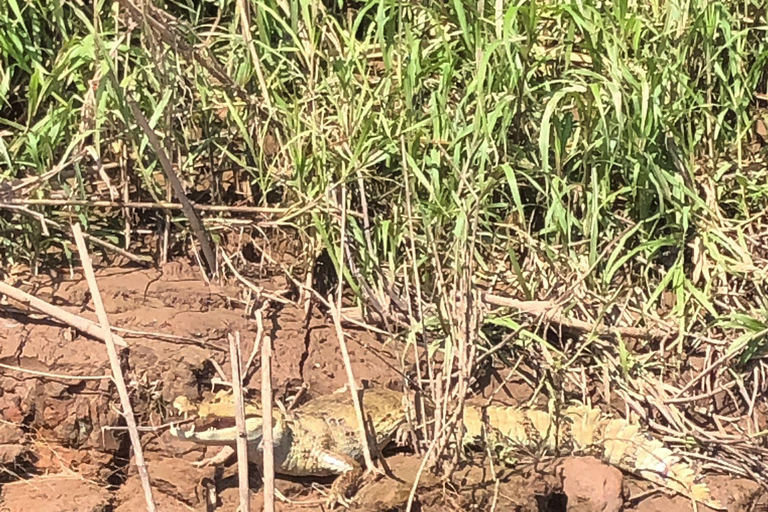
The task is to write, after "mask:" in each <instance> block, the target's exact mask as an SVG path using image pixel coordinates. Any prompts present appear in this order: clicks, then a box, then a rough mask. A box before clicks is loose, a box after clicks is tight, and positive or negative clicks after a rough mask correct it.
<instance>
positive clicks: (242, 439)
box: [229, 333, 251, 512]
mask: <svg viewBox="0 0 768 512" xmlns="http://www.w3.org/2000/svg"><path fill="white" fill-rule="evenodd" d="M229 357H230V362H231V364H232V395H233V398H234V399H235V425H236V426H237V473H238V475H237V476H238V484H239V489H240V512H250V510H251V499H250V490H249V489H248V432H247V431H246V428H245V406H244V405H243V383H242V381H241V380H240V333H235V336H232V335H229Z"/></svg>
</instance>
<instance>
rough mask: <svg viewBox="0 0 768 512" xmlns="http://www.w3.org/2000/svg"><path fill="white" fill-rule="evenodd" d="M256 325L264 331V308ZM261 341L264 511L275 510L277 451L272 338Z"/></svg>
mask: <svg viewBox="0 0 768 512" xmlns="http://www.w3.org/2000/svg"><path fill="white" fill-rule="evenodd" d="M256 325H257V328H258V332H259V333H262V334H263V333H264V325H263V308H259V309H257V310H256ZM259 341H261V428H262V436H263V437H262V445H263V446H264V471H263V476H264V512H274V510H275V453H274V439H273V437H272V338H271V337H269V336H267V337H266V338H265V339H261V338H259V339H257V340H256V343H258V342H259Z"/></svg>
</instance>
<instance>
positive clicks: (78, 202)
mask: <svg viewBox="0 0 768 512" xmlns="http://www.w3.org/2000/svg"><path fill="white" fill-rule="evenodd" d="M36 205H40V206H89V207H91V208H136V209H144V210H181V209H182V208H183V207H182V205H181V204H180V203H171V202H169V201H160V202H157V203H150V202H145V201H144V202H142V201H128V200H121V201H106V200H95V201H87V200H83V199H10V200H8V201H2V202H0V206H36ZM192 208H194V209H195V210H197V211H200V212H222V213H259V214H263V215H282V214H286V213H289V212H291V210H292V208H277V207H267V206H238V205H232V206H230V205H225V204H193V205H192Z"/></svg>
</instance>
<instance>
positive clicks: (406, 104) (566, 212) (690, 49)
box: [0, 0, 768, 410]
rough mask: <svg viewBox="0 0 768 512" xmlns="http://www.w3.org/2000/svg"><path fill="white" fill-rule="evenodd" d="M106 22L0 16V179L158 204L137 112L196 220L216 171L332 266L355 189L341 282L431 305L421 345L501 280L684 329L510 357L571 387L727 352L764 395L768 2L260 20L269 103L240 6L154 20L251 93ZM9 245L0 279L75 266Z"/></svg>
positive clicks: (438, 8)
mask: <svg viewBox="0 0 768 512" xmlns="http://www.w3.org/2000/svg"><path fill="white" fill-rule="evenodd" d="M116 5H117V4H113V3H111V2H99V3H98V12H97V13H95V14H94V13H93V12H91V11H89V10H87V9H84V8H83V7H82V6H81V5H80V4H79V3H75V2H71V1H61V2H56V3H50V2H45V1H42V0H31V1H29V2H24V3H21V2H17V1H16V0H0V132H2V134H3V135H2V137H0V175H1V176H3V178H4V179H9V178H21V177H28V176H34V175H40V174H42V173H45V172H46V171H48V170H50V169H51V168H52V167H53V166H55V165H57V164H60V163H62V162H65V161H67V160H68V158H70V157H71V155H72V154H73V151H74V150H75V149H76V148H77V147H78V144H80V143H81V142H82V141H85V142H86V143H87V144H91V145H92V146H93V147H94V148H95V152H96V153H95V154H97V155H98V156H99V157H100V158H101V159H102V161H104V162H117V163H118V164H119V166H118V169H114V170H113V171H110V173H111V178H112V179H113V181H114V182H115V183H117V184H118V185H120V184H121V183H122V182H121V179H120V172H119V170H120V169H122V170H123V172H125V173H126V175H127V176H129V177H130V179H131V183H132V185H131V193H130V197H131V199H132V200H149V201H151V200H153V198H154V199H157V198H163V197H164V194H165V191H164V187H163V186H162V185H161V183H160V182H158V179H157V176H158V173H159V172H160V169H159V166H158V163H157V160H156V156H155V155H154V154H153V152H152V150H151V148H150V147H149V146H148V143H147V140H146V137H145V136H144V135H143V133H141V131H140V130H139V129H138V128H137V127H136V125H135V122H134V121H133V120H132V119H131V118H130V117H129V116H127V115H126V114H125V113H126V112H128V111H127V110H126V105H125V104H124V99H123V92H121V91H128V93H129V94H131V95H133V97H134V98H135V99H136V100H137V101H138V103H139V104H140V105H141V107H142V109H143V110H144V112H145V115H146V116H147V117H148V118H149V119H150V121H151V124H152V126H153V127H154V128H155V130H156V131H157V132H158V133H159V134H160V135H161V137H162V138H163V140H164V141H165V142H166V144H167V145H168V149H169V150H170V152H171V153H172V154H173V155H174V161H175V164H176V166H177V168H178V171H179V172H180V174H181V175H182V176H183V177H184V179H185V180H186V183H187V186H188V191H189V193H190V195H191V196H192V198H193V199H199V200H202V201H206V202H211V203H217V204H218V203H222V202H224V201H225V198H224V195H223V193H222V192H221V190H222V184H221V182H222V179H223V177H224V175H225V173H226V172H228V171H231V170H237V171H238V172H242V173H244V174H245V176H246V177H247V178H248V180H249V182H250V183H251V185H252V186H253V188H254V190H255V191H256V193H255V195H254V201H255V204H256V205H263V206H275V205H283V206H289V207H292V208H295V210H296V211H298V210H299V209H300V208H302V207H304V206H306V205H312V206H311V207H310V208H307V209H306V210H303V211H302V212H301V213H300V214H299V215H296V216H292V217H291V219H290V220H289V222H288V223H287V226H286V228H287V229H292V230H295V231H296V232H297V233H299V234H298V235H297V236H301V237H302V240H304V241H306V243H307V247H310V246H314V247H320V248H324V249H325V250H327V251H328V253H329V254H330V256H331V259H332V260H333V261H334V262H335V264H336V265H337V266H338V265H339V261H338V260H339V258H338V254H339V250H340V244H341V242H340V228H341V222H340V217H339V211H340V208H341V203H340V201H341V197H342V194H341V191H342V189H343V190H344V197H345V198H346V199H347V204H346V208H347V209H348V210H349V212H350V215H349V216H348V217H347V219H346V222H347V224H346V229H347V230H348V233H349V235H350V238H351V240H350V242H349V243H348V247H347V250H352V251H353V257H354V259H355V262H356V266H357V267H358V269H359V270H360V272H359V273H356V272H355V273H353V272H350V271H349V270H348V266H347V265H345V267H347V268H346V269H345V274H344V275H345V277H346V278H347V282H348V284H349V285H351V287H352V289H353V290H355V291H356V292H358V299H359V300H360V301H362V302H365V297H364V296H363V293H362V292H361V290H362V288H361V286H360V282H361V280H365V281H366V282H367V284H368V285H369V286H370V287H371V288H372V289H373V290H377V291H379V292H382V293H383V290H385V284H386V283H389V284H392V285H393V286H394V287H395V289H396V290H398V291H399V293H400V294H401V295H402V296H406V294H411V295H412V294H414V293H416V291H417V290H420V293H421V295H420V297H419V301H421V302H419V303H420V304H421V305H422V308H421V309H423V311H424V317H423V318H421V317H420V315H419V314H418V313H417V311H418V309H419V308H418V307H415V306H414V307H415V309H414V310H412V312H411V313H412V315H413V318H414V319H413V320H412V321H411V323H410V326H409V329H410V330H411V332H412V333H418V334H419V337H421V334H423V333H429V335H428V336H426V340H427V341H428V342H429V343H431V344H432V347H433V349H444V350H445V349H447V347H454V348H455V347H456V346H457V344H458V343H459V340H457V336H459V337H460V335H459V334H457V333H458V332H459V330H457V325H458V324H459V323H460V321H459V320H457V316H456V311H455V303H454V301H453V300H452V299H451V297H452V295H451V294H452V293H454V292H456V291H462V290H464V291H466V289H467V287H468V284H467V283H469V282H475V283H476V284H477V283H480V284H481V287H482V288H485V287H487V286H489V283H493V284H494V287H495V288H494V289H497V290H501V292H500V293H503V294H506V295H510V296H514V297H516V298H519V299H553V300H555V299H557V300H562V301H563V302H564V304H565V306H566V307H567V311H568V313H567V314H568V315H570V316H573V317H578V318H582V319H586V320H588V321H596V320H597V319H602V320H603V321H606V322H608V323H616V324H621V325H641V326H642V325H647V326H649V327H653V326H655V325H656V324H657V323H659V322H664V323H666V324H667V325H672V326H674V327H677V328H679V329H680V332H681V334H680V336H678V337H677V338H676V339H674V340H672V341H671V343H670V344H669V345H668V346H666V347H659V346H658V345H657V344H653V343H639V344H632V345H626V344H624V342H623V341H622V342H621V343H612V344H610V345H608V346H609V349H608V350H607V351H606V345H605V344H598V345H594V344H592V343H591V342H590V343H587V344H586V345H584V346H578V344H577V346H574V345H567V344H565V343H558V342H553V341H552V340H551V339H546V338H545V337H544V333H542V332H541V331H539V330H537V329H536V328H534V327H532V326H530V325H527V326H525V328H524V329H523V330H522V331H521V333H520V334H519V335H518V336H515V337H514V338H513V339H512V340H511V341H510V348H509V350H508V351H507V356H506V357H509V356H510V354H513V353H516V352H517V351H518V349H520V350H522V353H524V354H527V357H529V358H532V359H533V360H534V361H535V360H537V359H536V358H539V357H540V352H539V351H540V350H555V352H553V354H555V355H554V357H555V360H556V363H557V365H556V366H558V368H559V369H560V370H563V371H567V370H568V369H569V368H572V367H574V366H573V365H575V364H576V363H578V365H579V366H580V367H584V368H587V370H588V371H589V372H596V374H597V375H600V370H599V369H597V368H599V367H600V366H601V365H603V364H608V365H609V366H610V367H611V372H614V371H618V370H617V367H615V366H611V365H612V364H613V363H610V361H614V360H619V362H620V364H619V366H621V368H622V369H623V370H622V371H620V372H618V373H615V374H614V373H612V375H615V377H616V378H617V379H619V380H620V381H622V382H626V385H627V386H629V387H630V388H633V386H634V385H635V384H633V382H634V379H636V378H642V376H643V375H647V374H652V375H659V374H662V373H664V372H665V371H666V370H665V368H666V367H667V366H670V367H671V368H672V369H673V371H677V370H678V369H679V368H680V367H679V366H676V365H677V364H678V363H675V362H670V361H668V360H667V359H664V358H663V357H661V356H662V353H666V352H665V351H668V350H672V351H673V352H674V353H677V354H679V355H680V356H681V360H683V361H684V360H685V359H684V357H682V356H685V355H687V354H694V353H700V352H701V351H702V350H703V349H704V346H705V345H706V341H702V340H704V338H705V337H706V338H716V339H720V340H724V341H725V342H726V344H727V345H726V346H725V347H719V346H717V345H715V346H714V350H715V351H716V352H717V353H726V351H727V350H728V347H729V346H730V348H732V349H733V350H735V351H736V352H737V353H738V354H739V355H740V357H741V359H738V358H737V359H734V369H735V370H734V371H736V372H737V373H738V375H740V377H739V378H741V377H743V378H744V379H745V386H746V389H748V391H749V392H748V393H747V394H749V393H751V392H752V390H753V389H757V390H758V391H759V392H760V393H762V392H763V391H764V388H765V384H764V383H762V381H760V380H759V379H758V380H755V379H754V376H753V375H754V374H753V370H754V368H755V367H758V366H759V365H761V364H762V363H760V362H759V360H758V359H756V357H757V355H759V354H761V351H762V347H763V346H764V345H765V334H766V327H765V321H764V319H765V318H766V316H768V301H767V300H766V295H767V294H766V292H768V287H767V286H766V277H767V276H766V259H767V258H768V251H767V250H766V246H767V245H768V238H766V236H765V235H764V234H762V232H763V231H764V227H765V225H766V210H768V186H767V185H766V183H768V172H767V171H766V167H765V163H764V157H765V140H764V139H762V140H761V139H760V137H759V135H757V133H758V132H759V131H760V125H758V124H757V123H763V124H762V126H763V127H764V126H765V123H768V108H767V107H768V102H767V101H766V100H765V95H766V93H767V92H768V90H767V88H768V71H767V70H768V21H767V20H766V14H765V8H764V7H762V9H761V2H759V1H757V0H742V1H738V2H737V1H715V2H711V1H703V0H692V1H691V2H677V1H655V2H650V3H645V2H630V1H605V2H594V1H572V2H551V1H550V2H522V1H520V2H485V3H484V2H480V3H473V2H466V1H464V0H453V1H450V2H435V1H429V0H427V1H424V2H421V3H418V2H409V3H398V2H394V1H379V2H375V1H369V2H355V3H344V2H341V3H335V2H334V3H331V2H329V3H327V4H326V5H323V4H321V3H319V2H317V1H310V0H295V1H292V0H281V1H251V2H250V3H249V5H250V10H251V25H252V36H253V44H254V45H255V48H256V52H257V53H258V56H259V64H258V65H259V66H261V69H262V70H263V76H264V81H265V83H266V85H267V90H266V91H264V90H262V88H261V87H260V85H259V80H258V74H257V65H256V64H255V63H254V62H253V60H252V56H251V53H250V52H249V50H248V48H247V45H246V43H245V42H244V40H243V37H242V32H241V29H240V18H239V15H238V14H237V12H236V9H235V5H236V3H235V2H234V1H232V0H220V1H218V2H205V1H192V0H188V1H178V2H165V3H160V4H158V5H160V6H161V7H162V8H163V9H166V10H167V11H168V12H170V13H172V14H173V15H175V16H177V17H178V18H179V19H180V20H182V21H183V22H184V25H183V26H177V25H173V24H166V26H168V27H170V28H171V29H172V30H175V31H176V32H177V34H178V35H179V37H181V38H182V39H183V40H184V41H185V42H186V43H187V44H191V45H197V46H198V47H202V45H203V44H205V45H207V49H208V50H209V53H207V54H206V55H207V57H205V58H208V59H215V60H216V61H217V62H218V63H219V65H220V66H222V67H223V68H224V69H225V70H226V72H227V74H228V76H229V77H231V79H232V80H233V82H234V84H236V85H237V86H238V87H240V88H242V90H244V91H245V92H246V94H245V95H244V96H238V95H237V94H236V93H235V89H236V88H235V87H232V86H231V85H228V84H222V83H220V82H218V81H217V80H215V79H214V78H212V76H211V73H210V72H209V70H208V69H207V68H206V67H205V66H203V65H201V63H200V61H195V60H191V58H190V55H187V54H185V53H184V52H182V51H180V50H178V49H177V48H173V47H168V46H166V45H163V44H162V43H161V42H160V41H159V39H158V36H157V34H156V33H154V32H152V31H151V30H149V29H147V28H146V27H143V26H142V25H139V26H137V27H135V29H134V30H133V31H131V32H127V31H126V30H127V28H126V24H125V22H124V21H121V22H120V23H119V24H116V19H117V17H116V16H115V13H116V10H117V8H116ZM120 11H121V12H123V13H124V11H123V9H122V8H121V9H120ZM94 19H98V27H96V28H94V26H93V20H94ZM97 41H99V42H100V44H102V45H103V46H104V47H105V48H106V49H107V50H108V51H114V50H116V55H115V57H114V65H115V68H116V70H117V75H118V77H119V81H120V88H121V91H117V90H116V89H115V88H114V86H113V84H112V83H110V81H109V80H108V79H106V78H104V79H102V80H100V81H99V82H98V84H97V88H96V90H95V102H94V111H95V122H94V123H93V126H92V127H91V128H90V129H89V130H88V131H87V132H85V133H81V131H80V122H81V117H82V115H83V105H84V103H85V101H86V100H85V98H86V96H87V94H86V93H87V89H88V86H89V83H90V82H89V81H90V80H91V79H93V78H94V74H95V73H96V72H97V70H99V72H100V73H105V75H104V76H105V77H106V72H107V69H108V66H107V65H106V61H105V56H104V55H102V54H101V53H100V52H99V51H98V50H97V48H98V47H99V44H97V43H96V42H97ZM203 53H204V54H205V52H203ZM265 95H266V96H265ZM760 98H762V99H760ZM763 137H765V135H763ZM119 152H124V153H123V154H122V155H121V154H119ZM92 167H93V158H92V156H91V157H89V158H85V159H83V160H82V161H80V162H79V163H76V164H74V165H72V166H71V167H70V168H73V169H75V170H76V171H77V172H76V173H75V175H74V178H72V179H70V180H68V181H66V182H65V181H61V180H59V179H58V178H54V179H53V180H51V182H50V184H49V186H44V187H41V188H39V189H38V190H37V191H36V192H35V197H48V195H49V194H50V193H51V191H52V190H54V189H60V190H62V191H63V194H64V196H65V197H67V198H71V199H93V198H95V197H96V196H97V195H98V196H99V197H101V198H105V197H108V196H105V193H104V191H100V192H99V191H97V190H96V187H97V185H98V184H99V183H100V179H99V178H98V175H96V174H93V173H92V172H90V170H91V169H92ZM211 183H214V184H216V186H211ZM406 183H407V187H406ZM361 187H362V188H361ZM364 204H366V205H367V210H365V211H364V210H363V205H364ZM38 210H39V211H42V212H44V213H45V214H46V215H49V216H53V217H59V216H61V217H64V218H65V219H66V218H69V216H71V215H77V216H78V217H79V218H80V219H81V220H83V221H84V222H86V227H87V229H88V231H89V232H90V233H91V234H93V235H96V236H99V237H103V238H109V237H112V238H113V239H116V238H119V237H120V236H121V234H122V226H123V223H124V222H125V219H124V218H123V217H122V216H121V215H120V212H119V211H118V210H115V211H111V212H109V213H108V214H107V213H106V212H105V211H104V210H103V209H93V208H88V207H72V208H70V207H67V208H61V207H45V208H39V209H38ZM366 216H367V222H369V223H370V229H369V230H367V231H366V230H365V229H364V223H365V222H366ZM154 219H159V216H157V217H155V216H144V217H137V218H134V219H133V221H134V223H136V224H138V225H142V224H143V225H151V224H153V223H154V222H155V220H154ZM0 229H2V232H3V233H4V234H5V237H4V238H3V250H4V253H3V260H4V262H5V263H6V264H9V263H13V262H23V263H32V262H33V260H40V259H42V260H45V259H46V258H47V257H53V256H52V254H57V253H56V252H55V251H53V249H55V248H57V247H61V246H62V245H63V244H65V242H64V239H65V238H66V234H64V235H61V234H55V235H56V237H53V236H52V237H41V236H40V234H39V227H38V225H37V224H36V223H35V222H34V221H32V220H30V219H27V218H22V217H19V216H18V215H15V214H11V212H4V213H2V214H0ZM184 229H186V223H184V222H177V223H175V230H176V231H177V232H178V231H180V230H184ZM254 233H256V232H255V231H254ZM312 244H314V245H312ZM135 249H136V248H135ZM310 256H315V255H314V254H310ZM299 277H300V276H299ZM417 281H418V287H417V286H416V284H417V283H416V282H417ZM574 283H575V284H574ZM413 303H414V305H416V303H417V301H415V300H414V301H413ZM489 322H490V323H494V324H496V325H497V326H502V328H503V329H514V328H515V327H516V326H518V325H520V322H521V316H520V315H519V314H517V313H515V312H514V311H511V312H510V311H499V312H495V313H493V314H491V315H490V316H489V317H487V318H486V326H487V325H488V323H489ZM489 332H490V331H489V330H487V329H486V330H484V331H483V333H484V334H483V335H482V336H480V339H476V337H475V336H474V335H470V342H471V343H472V344H475V343H476V344H479V346H480V347H481V348H480V353H482V350H483V348H482V347H483V346H487V344H488V343H492V342H495V341H498V339H497V336H496V335H491V334H488V333H489ZM486 334H488V337H490V338H491V339H488V340H486V339H484V338H485V337H486ZM420 339H421V338H420ZM553 343H554V344H553ZM556 345H557V346H556ZM547 347H548V348H547ZM593 347H597V348H599V350H596V351H594V352H593V351H592V348H593ZM585 355H588V356H589V357H588V358H587V359H584V357H585ZM615 358H618V359H615ZM737 360H738V361H739V365H741V366H739V367H738V368H736V366H735V365H736V361H737ZM630 362H632V364H630ZM594 363H597V364H594ZM750 364H751V365H752V366H750ZM756 365H757V366H756ZM718 375H719V377H718V378H722V379H731V378H735V377H733V376H732V375H730V374H728V373H727V372H725V373H723V372H720V373H718ZM733 406H734V408H735V409H737V410H742V409H743V408H744V407H745V405H744V403H738V401H736V402H734V404H733Z"/></svg>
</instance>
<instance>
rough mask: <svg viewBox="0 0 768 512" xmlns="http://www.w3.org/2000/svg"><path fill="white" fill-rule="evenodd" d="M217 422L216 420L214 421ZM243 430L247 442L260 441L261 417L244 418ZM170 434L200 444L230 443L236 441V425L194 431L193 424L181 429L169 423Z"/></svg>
mask: <svg viewBox="0 0 768 512" xmlns="http://www.w3.org/2000/svg"><path fill="white" fill-rule="evenodd" d="M223 419H225V420H234V418H223ZM214 423H218V421H216V422H214ZM245 432H246V438H247V440H248V442H254V441H256V442H259V441H261V437H262V435H261V418H246V420H245ZM171 435H174V436H176V437H178V438H179V439H184V440H187V441H193V442H196V443H200V444H211V445H217V444H221V445H225V444H226V445H231V444H234V443H235V442H236V441H237V437H238V435H237V427H236V426H231V427H217V426H211V427H210V428H207V429H205V430H201V431H199V432H198V431H196V429H195V425H194V424H193V425H192V426H191V427H190V428H189V429H187V430H183V429H181V428H180V427H179V426H178V425H176V424H171Z"/></svg>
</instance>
